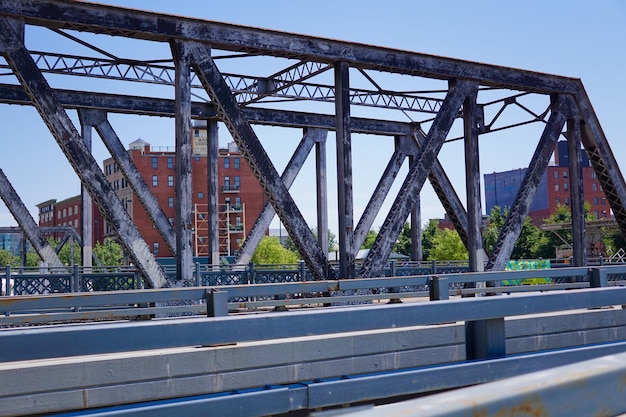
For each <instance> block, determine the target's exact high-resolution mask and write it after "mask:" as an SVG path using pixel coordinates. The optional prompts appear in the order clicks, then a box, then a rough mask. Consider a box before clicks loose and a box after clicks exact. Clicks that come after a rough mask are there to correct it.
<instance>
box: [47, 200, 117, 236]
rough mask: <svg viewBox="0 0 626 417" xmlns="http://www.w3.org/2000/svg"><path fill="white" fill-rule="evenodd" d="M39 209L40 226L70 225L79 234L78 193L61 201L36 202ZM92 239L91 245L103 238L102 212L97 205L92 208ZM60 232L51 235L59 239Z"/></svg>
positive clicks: (80, 223) (80, 224)
mask: <svg viewBox="0 0 626 417" xmlns="http://www.w3.org/2000/svg"><path fill="white" fill-rule="evenodd" d="M37 208H38V209H39V226H40V227H67V226H71V227H73V228H74V229H76V231H77V232H78V233H79V234H80V230H81V229H82V216H81V212H82V206H81V198H80V195H77V196H74V197H70V198H67V199H65V200H62V201H57V200H47V201H44V202H43V203H39V204H37ZM92 216H93V241H92V246H95V244H96V243H97V242H102V241H103V240H104V233H105V222H104V220H103V217H102V213H100V210H98V208H97V207H95V206H94V208H93V213H92ZM62 235H63V234H62V233H55V234H53V237H54V238H56V239H60V238H61V237H62Z"/></svg>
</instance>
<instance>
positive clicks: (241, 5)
mask: <svg viewBox="0 0 626 417" xmlns="http://www.w3.org/2000/svg"><path fill="white" fill-rule="evenodd" d="M101 3H106V4H112V5H120V6H124V7H132V8H139V9H146V10H153V11H157V12H164V13H172V14H178V15H184V16H194V17H198V18H203V19H208V20H216V21H223V22H228V23H236V24H242V25H250V26H256V27H263V28H269V29H273V30H280V31H287V32H294V33H301V34H306V35H313V36H319V37H327V38H334V39H339V40H345V41H353V42H359V43H366V44H372V45H379V46H385V47H391V48H398V49H405V50H411V51H415V52H421V53H428V54H434V55H441V56H448V57H453V58H460V59H465V60H470V61H478V62H485V63H489V64H497V65H503V66H509V67H517V68H523V69H528V70H535V71H540V72H546V73H553V74H559V75H566V76H572V77H577V78H581V79H582V81H583V83H584V85H585V88H586V89H587V92H588V94H589V96H590V98H591V102H592V104H593V106H594V108H595V111H596V113H597V115H598V117H599V119H600V123H601V124H602V126H603V129H604V131H605V133H606V136H607V138H608V140H609V143H610V145H611V147H612V149H613V153H614V154H615V157H616V158H617V160H618V163H619V164H620V167H621V170H622V171H623V172H624V171H626V165H625V164H626V141H625V140H624V136H625V135H624V129H623V127H622V125H623V120H624V118H625V114H624V113H625V111H626V105H625V104H624V102H625V100H624V99H625V98H626V83H624V81H623V78H622V77H623V76H624V75H623V74H624V68H626V62H625V60H626V54H624V50H625V44H626V2H623V1H617V0H616V1H602V0H600V1H594V2H588V1H550V2H546V1H538V0H531V1H524V2H504V1H472V2H468V1H445V0H444V1H429V2H425V1H415V0H403V1H393V0H391V1H388V2H380V1H376V2H374V1H369V0H366V1H337V0H333V1H330V0H318V1H316V2H296V1H273V0H265V1H251V0H244V1H241V0H240V1H232V2H229V1H214V2H207V1H196V0H186V1H178V2H173V1H170V0H151V1H147V0H103V1H101ZM102 38H103V39H101V40H100V39H99V40H98V42H97V45H98V46H100V47H102V48H104V49H106V48H108V47H110V48H112V50H113V51H114V52H115V53H117V54H118V55H121V56H126V57H134V56H137V55H139V56H141V57H143V55H146V57H147V56H150V57H152V58H167V57H168V56H167V54H168V49H167V47H166V46H165V47H162V49H161V50H158V52H156V53H155V52H154V51H152V50H150V51H148V50H144V49H142V48H137V47H135V46H133V47H129V45H127V44H125V43H123V42H122V43H120V42H116V41H114V40H111V39H110V38H108V37H102ZM51 39H54V37H51V36H50V35H49V34H47V33H45V31H31V32H30V33H29V32H27V47H29V48H30V49H33V50H36V49H40V50H45V49H49V47H50V46H51V45H50V42H51ZM55 42H56V41H55ZM53 47H54V46H53ZM75 53H76V54H81V53H86V51H84V50H76V52H75ZM155 55H156V56H155ZM3 78H4V79H3ZM74 78H75V77H74ZM0 82H11V81H10V80H9V78H8V77H0ZM74 82H75V83H74V84H72V85H64V87H65V88H75V89H78V88H80V86H81V85H82V81H81V80H74ZM91 82H92V81H89V83H91ZM56 86H59V87H60V86H61V85H60V84H57V85H56ZM129 87H130V88H136V87H134V86H133V85H131V84H124V85H123V87H122V88H124V89H125V90H122V91H123V92H125V93H127V94H132V91H129V90H128V88H129ZM0 114H1V118H2V123H0V136H1V137H2V138H3V142H4V146H3V151H2V152H1V153H0V168H2V169H3V170H4V172H5V174H6V175H7V176H8V178H9V180H10V181H11V182H12V184H13V186H14V187H15V188H16V189H17V191H18V193H19V195H20V196H21V198H22V199H23V201H24V203H25V204H26V205H27V207H28V208H29V209H31V212H32V213H33V216H35V218H36V207H35V206H36V204H38V203H40V202H42V201H45V200H48V199H51V198H56V199H58V200H62V199H64V198H68V197H71V196H74V195H76V194H78V193H79V192H80V185H79V181H78V179H77V177H76V175H75V174H74V172H73V171H72V169H71V168H70V166H69V164H68V163H67V161H66V160H65V158H64V156H63V155H62V153H61V152H60V150H59V149H58V147H57V145H56V143H55V142H54V139H53V138H52V137H51V135H50V134H49V133H48V131H47V129H46V127H45V126H44V124H43V123H42V122H41V121H40V119H39V117H38V115H37V114H36V112H35V111H34V110H33V109H31V108H28V107H18V106H6V105H5V106H3V107H2V110H1V112H0ZM72 117H74V115H73V114H72ZM74 120H75V117H74ZM110 120H111V122H112V124H113V126H114V128H115V129H116V131H117V133H118V136H120V138H121V139H122V141H123V142H124V144H128V143H129V142H131V141H133V140H135V139H137V138H138V137H141V138H143V139H145V140H147V141H148V142H150V143H152V144H153V145H163V146H168V145H169V146H173V143H174V139H173V133H174V125H173V121H171V120H169V119H160V118H146V117H138V116H111V118H110ZM221 134H223V136H224V138H225V139H224V140H227V134H226V130H225V129H222V130H221ZM258 134H259V137H260V139H261V141H262V142H263V143H264V144H265V146H266V147H267V150H268V153H269V154H270V156H271V157H272V158H273V160H274V161H275V164H276V166H277V169H278V170H279V171H282V168H283V167H284V164H285V163H286V161H287V160H288V159H289V157H290V153H291V152H290V151H291V149H293V148H295V146H296V144H297V141H298V139H299V138H300V133H299V132H297V131H293V130H291V131H289V130H286V131H282V132H276V130H269V129H259V130H258ZM538 138H539V136H538V134H536V132H535V131H529V130H524V129H522V130H521V131H520V132H514V131H510V132H509V133H507V134H506V135H500V136H498V135H496V136H492V135H485V136H483V137H481V161H480V162H481V170H482V173H483V174H484V173H489V172H493V171H502V170H507V169H514V168H521V167H525V166H527V164H528V161H529V160H530V156H531V155H532V152H533V151H534V148H535V146H536V144H537V142H538ZM329 139H330V140H331V141H330V142H329V150H330V151H331V152H330V153H329V165H332V163H333V162H334V154H333V153H332V151H333V148H334V146H333V142H332V139H333V136H332V135H331V136H329ZM354 141H355V144H354V150H353V151H354V160H353V164H354V172H355V190H354V194H355V195H354V197H355V201H354V206H355V214H356V216H357V218H356V219H355V226H356V221H358V216H360V213H361V212H362V210H363V208H364V207H365V204H366V203H367V199H368V198H369V194H370V192H371V189H372V188H373V186H374V185H375V184H376V182H377V181H378V178H379V176H380V173H381V172H382V170H383V169H384V166H385V164H386V159H387V156H386V155H390V152H391V145H390V144H391V140H389V141H371V140H368V138H365V139H364V140H363V139H360V138H354ZM287 143H289V145H286V144H287ZM286 150H287V151H286ZM461 152H462V148H459V146H456V145H454V146H448V145H446V146H444V149H443V150H442V153H441V154H440V159H441V161H442V163H443V165H444V168H446V171H447V173H448V175H449V176H450V178H451V180H452V182H453V184H454V185H455V187H456V190H457V192H458V193H459V195H460V196H461V197H462V198H464V195H465V188H464V172H463V169H462V166H463V162H462V161H463V159H462V153H461ZM381 155H385V157H381ZM94 156H95V157H96V160H98V161H99V162H100V161H101V160H102V159H104V158H106V157H107V156H108V155H107V153H106V150H105V149H104V147H103V146H102V145H101V144H100V141H99V139H98V137H97V135H95V134H94ZM331 158H332V159H331ZM311 162H312V161H310V162H309V163H307V165H306V166H305V169H304V171H303V172H302V174H301V178H300V179H299V180H298V181H297V182H296V183H295V184H294V189H293V192H292V194H293V196H294V199H295V200H296V201H297V202H298V204H299V206H300V208H301V210H302V212H303V214H304V216H305V218H306V220H307V222H309V224H310V225H312V226H314V225H315V200H314V198H313V195H312V194H313V193H311V191H310V190H311V186H312V184H313V182H312V181H313V180H312V178H313V175H312V173H313V168H312V163H311ZM401 175H403V174H402V173H401ZM399 178H400V177H399ZM334 181H335V180H334V176H332V175H329V182H330V183H331V188H332V189H333V190H332V191H331V194H332V193H334V183H333V182H334ZM397 182H398V183H399V182H400V181H399V180H398V181H397ZM331 197H332V195H331ZM392 197H393V196H392ZM383 211H386V209H384V210H383ZM329 212H330V216H329V218H330V222H331V223H330V228H331V230H333V231H336V227H337V226H336V218H335V217H336V216H335V215H334V214H333V213H335V212H336V199H335V198H331V199H330V200H329ZM443 215H444V211H443V208H442V207H441V205H440V204H439V202H438V200H437V199H436V197H435V196H434V194H433V192H432V190H431V189H430V186H429V185H426V186H425V188H424V191H423V193H422V217H423V221H427V219H429V218H437V217H442V216H443ZM383 219H384V217H383V216H379V218H378V219H377V221H376V223H375V225H374V227H375V228H376V227H378V226H380V225H381V224H382V221H383ZM14 224H15V221H14V220H13V218H12V216H11V215H10V213H9V212H8V210H7V209H6V208H5V207H4V205H2V203H0V225H1V226H8V225H14ZM275 224H276V223H275Z"/></svg>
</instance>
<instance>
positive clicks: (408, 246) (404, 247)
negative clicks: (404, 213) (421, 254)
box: [393, 222, 413, 256]
mask: <svg viewBox="0 0 626 417" xmlns="http://www.w3.org/2000/svg"><path fill="white" fill-rule="evenodd" d="M412 248H413V244H412V240H411V225H410V224H409V223H408V222H406V223H404V226H403V227H402V231H401V232H400V236H398V241H397V242H396V244H395V245H394V246H393V251H394V252H397V253H401V254H403V255H406V256H411V250H412Z"/></svg>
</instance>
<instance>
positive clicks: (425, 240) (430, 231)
mask: <svg viewBox="0 0 626 417" xmlns="http://www.w3.org/2000/svg"><path fill="white" fill-rule="evenodd" d="M437 230H439V221H438V220H436V219H430V220H429V221H428V224H427V225H426V226H424V228H423V229H422V256H423V257H424V259H430V253H431V251H432V250H433V239H434V238H435V234H436V233H437Z"/></svg>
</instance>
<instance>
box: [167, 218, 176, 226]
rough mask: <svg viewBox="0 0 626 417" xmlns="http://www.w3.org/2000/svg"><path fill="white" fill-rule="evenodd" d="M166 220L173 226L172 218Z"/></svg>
mask: <svg viewBox="0 0 626 417" xmlns="http://www.w3.org/2000/svg"><path fill="white" fill-rule="evenodd" d="M167 220H168V221H169V222H170V224H171V225H172V226H174V218H173V217H168V218H167Z"/></svg>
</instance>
